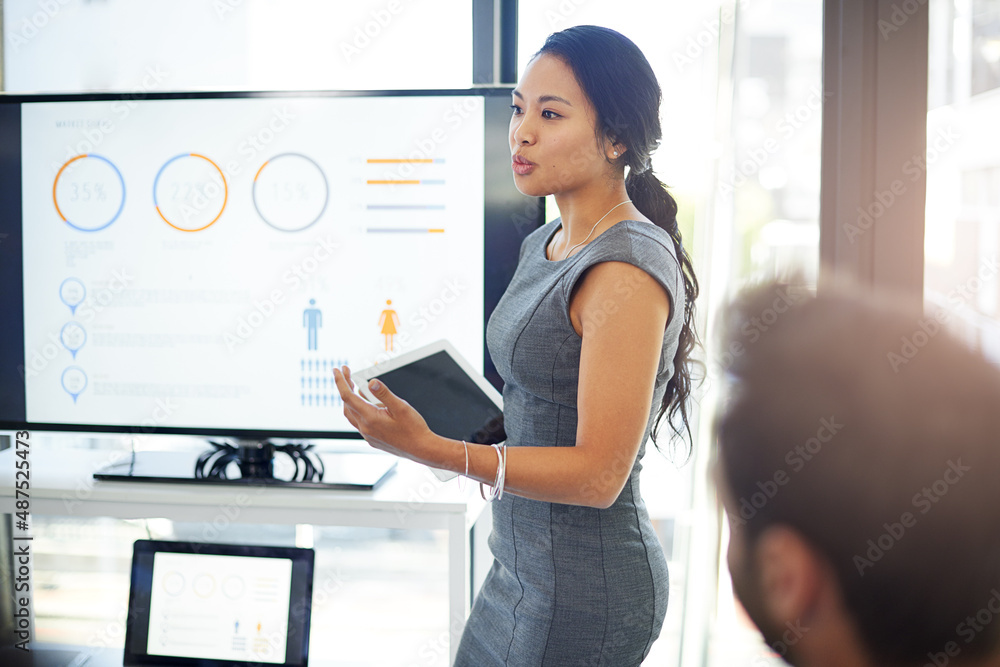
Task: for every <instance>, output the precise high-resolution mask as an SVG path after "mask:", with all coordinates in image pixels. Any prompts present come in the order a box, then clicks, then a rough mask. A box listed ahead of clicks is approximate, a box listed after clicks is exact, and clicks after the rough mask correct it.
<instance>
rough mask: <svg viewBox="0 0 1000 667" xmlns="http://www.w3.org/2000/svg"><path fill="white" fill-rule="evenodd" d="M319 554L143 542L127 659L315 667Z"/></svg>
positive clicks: (136, 562) (191, 666) (196, 665)
mask: <svg viewBox="0 0 1000 667" xmlns="http://www.w3.org/2000/svg"><path fill="white" fill-rule="evenodd" d="M313 562H314V552H313V550H312V549H297V548H293V547H268V546H248V545H238V544H206V543H200V542H169V541H164V540H136V542H135V544H134V545H133V548H132V579H131V586H130V589H129V604H128V619H127V621H126V624H125V659H124V664H125V665H178V666H182V667H183V666H188V667H209V666H212V667H216V666H218V667H222V666H226V667H250V666H254V667H260V666H261V665H282V666H287V667H307V665H308V658H309V617H310V613H311V610H312V579H313Z"/></svg>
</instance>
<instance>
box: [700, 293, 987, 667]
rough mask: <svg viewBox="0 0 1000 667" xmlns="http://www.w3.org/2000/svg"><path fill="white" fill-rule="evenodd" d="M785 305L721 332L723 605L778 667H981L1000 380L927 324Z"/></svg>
mask: <svg viewBox="0 0 1000 667" xmlns="http://www.w3.org/2000/svg"><path fill="white" fill-rule="evenodd" d="M784 289H785V288H782V287H778V286H768V287H764V288H759V289H757V290H754V291H752V292H749V293H747V294H745V295H744V296H743V297H742V298H741V299H740V300H739V301H738V302H737V303H736V304H735V305H734V307H733V308H732V309H731V310H730V311H729V313H728V316H727V318H726V321H727V326H726V331H727V339H726V341H725V349H727V350H730V351H731V352H732V362H731V364H730V366H729V368H728V369H727V370H728V371H729V372H730V375H731V379H732V380H733V383H732V385H731V388H730V389H731V391H730V395H729V397H728V400H727V405H726V406H725V408H724V410H723V414H722V417H721V419H720V422H719V428H718V438H719V466H718V469H717V473H718V479H719V483H720V488H721V490H722V494H723V500H724V502H725V505H726V509H727V512H728V514H729V516H730V526H731V528H732V539H731V542H730V552H729V562H730V569H731V572H732V576H733V584H734V588H735V589H736V593H737V595H738V596H739V598H740V600H741V601H742V602H743V604H744V606H745V607H746V609H747V611H748V613H749V614H750V616H751V617H752V618H753V620H754V622H755V623H756V624H757V625H758V627H759V628H760V629H761V631H762V632H763V634H764V636H765V639H767V640H768V642H769V643H770V644H771V645H772V646H773V647H774V648H775V649H776V650H777V651H778V652H779V653H781V654H783V655H785V657H786V659H787V660H788V661H789V662H792V663H793V664H817V665H819V664H829V665H836V664H852V665H863V664H872V665H918V666H922V665H933V666H935V667H941V666H943V665H946V664H950V665H962V664H979V661H981V660H982V659H983V658H984V657H986V656H988V655H990V654H992V653H994V652H995V651H996V649H997V645H998V637H1000V452H998V448H1000V370H998V369H997V368H996V367H995V366H992V365H990V364H988V363H987V362H985V361H984V359H983V358H982V357H981V356H979V355H977V354H975V353H973V352H972V351H970V350H969V349H967V348H966V347H964V346H963V345H961V344H959V343H957V342H956V341H955V340H954V339H952V338H950V337H949V336H948V334H946V333H945V331H944V327H943V326H942V324H941V323H940V322H939V321H937V320H935V319H934V318H933V317H924V316H922V315H920V314H913V313H909V314H908V313H906V312H901V311H899V310H897V309H895V308H893V307H892V306H891V304H889V303H887V302H883V303H877V302H875V301H873V300H870V299H862V298H856V297H850V296H845V295H844V294H835V295H827V296H822V297H818V298H813V297H809V298H806V297H801V298H799V299H791V298H788V297H787V293H783V291H782V290H784ZM783 294H784V298H779V297H781V296H782V295H783ZM793 304H794V305H793ZM734 344H735V345H734ZM983 664H987V663H983ZM988 664H993V663H988Z"/></svg>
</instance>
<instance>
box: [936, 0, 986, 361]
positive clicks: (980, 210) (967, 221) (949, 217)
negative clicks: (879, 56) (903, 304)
mask: <svg viewBox="0 0 1000 667" xmlns="http://www.w3.org/2000/svg"><path fill="white" fill-rule="evenodd" d="M930 11H931V15H932V17H934V18H935V19H938V20H932V21H931V24H930V44H929V54H928V57H929V62H930V67H929V81H928V84H929V90H930V99H929V112H928V115H927V155H926V169H927V222H926V230H925V243H924V257H925V263H924V300H925V305H926V310H927V312H928V313H929V314H933V315H934V316H935V317H936V318H937V319H938V320H939V321H941V322H943V323H944V324H945V325H946V326H947V327H948V328H949V329H950V330H951V331H953V332H954V333H955V334H956V335H958V336H959V337H960V338H962V339H963V340H965V341H966V342H967V343H968V344H969V345H971V346H972V347H974V348H976V349H979V350H981V351H982V352H983V353H984V354H985V355H986V356H987V357H988V358H990V359H992V360H993V361H995V362H997V363H1000V139H998V138H997V136H996V132H995V125H996V123H995V119H996V118H997V116H998V114H1000V90H998V88H1000V2H997V1H996V0H989V1H986V0H965V1H956V2H953V1H952V0H932V2H931V5H930ZM942 91H950V93H951V94H950V95H946V94H943V93H942Z"/></svg>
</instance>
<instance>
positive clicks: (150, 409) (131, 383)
mask: <svg viewBox="0 0 1000 667" xmlns="http://www.w3.org/2000/svg"><path fill="white" fill-rule="evenodd" d="M22 109H23V111H22V172H23V174H22V179H23V180H22V182H23V186H22V200H23V243H24V308H25V313H24V320H25V322H26V328H25V362H26V363H25V369H26V377H25V383H26V402H27V419H28V420H29V421H33V422H46V423H70V424H109V423H110V424H116V423H124V424H139V425H143V426H151V427H171V426H182V427H186V428H187V427H200V426H204V427H210V428H219V427H232V428H236V429H250V430H253V429H275V428H286V429H288V430H299V431H349V430H352V429H351V427H350V425H349V424H348V423H347V421H346V419H344V417H343V414H342V410H341V407H342V406H341V403H340V397H339V395H338V393H337V390H336V387H335V386H334V383H333V374H332V369H333V368H334V367H335V366H339V365H341V364H349V365H350V366H351V367H352V368H362V367H366V366H369V365H371V364H373V363H377V362H379V361H381V360H385V359H388V358H390V357H392V356H395V355H396V354H399V353H402V352H406V351H407V350H410V349H413V348H415V347H418V346H420V345H423V344H425V343H428V342H431V341H434V340H437V339H439V338H447V339H449V340H451V341H452V343H453V344H454V345H455V346H456V347H457V348H458V349H459V350H460V351H461V352H462V354H463V355H464V356H465V357H466V358H468V359H470V360H481V359H482V358H483V342H482V340H483V273H484V265H483V236H484V231H483V197H484V192H483V190H484V185H483V151H484V149H483V141H484V137H483V135H484V128H483V126H484V112H483V100H482V98H481V97H478V96H454V95H452V96H444V95H443V96H419V95H415V96H412V97H408V96H399V97H394V98H391V99H387V98H384V97H383V98H373V97H366V96H348V97H294V98H289V97H280V98H279V97H274V98H268V97H254V98H233V99H184V100H179V99H169V100H115V101H82V102H76V103H72V104H67V103H65V102H63V103H58V104H55V103H32V104H24V105H23V106H22ZM480 363H481V362H480ZM480 370H482V369H480Z"/></svg>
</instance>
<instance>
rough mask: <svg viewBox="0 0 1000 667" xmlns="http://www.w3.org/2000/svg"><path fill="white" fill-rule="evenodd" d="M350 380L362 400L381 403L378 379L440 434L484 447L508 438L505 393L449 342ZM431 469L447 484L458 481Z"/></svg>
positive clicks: (376, 367)
mask: <svg viewBox="0 0 1000 667" xmlns="http://www.w3.org/2000/svg"><path fill="white" fill-rule="evenodd" d="M351 377H352V379H353V380H354V384H355V385H356V386H357V387H358V389H359V390H360V391H361V393H362V395H363V396H364V397H365V398H367V399H368V400H370V401H372V402H376V403H377V402H378V401H377V399H376V398H375V397H374V396H372V395H371V392H369V391H368V381H369V380H371V379H372V378H376V377H377V378H378V379H379V380H380V381H381V382H383V383H384V384H385V386H386V387H388V388H389V390H390V391H391V392H392V393H394V394H396V395H397V396H399V397H400V398H402V399H403V400H404V401H406V402H407V403H409V404H410V405H412V406H413V407H414V408H415V409H416V410H417V412H419V413H420V415H421V416H422V417H423V418H424V420H425V421H426V422H427V426H429V427H430V429H431V430H432V431H434V432H435V433H437V434H438V435H442V436H444V437H446V438H452V439H454V440H465V441H466V442H470V443H478V444H484V445H491V444H494V443H499V442H503V441H504V440H506V439H507V434H506V433H504V430H503V398H502V397H501V396H500V393H499V392H498V391H497V390H496V389H495V388H494V387H493V385H491V384H490V383H489V381H488V380H487V379H486V378H485V377H483V376H482V375H481V374H479V373H477V372H476V370H475V369H474V368H473V367H472V365H471V364H470V363H469V362H468V361H467V360H466V359H465V358H464V357H462V355H461V354H459V352H458V350H456V349H455V348H454V346H453V345H452V344H451V343H449V342H448V341H446V340H439V341H436V342H434V343H431V344H429V345H425V346H423V347H420V348H418V349H416V350H412V351H410V352H406V353H404V354H401V355H399V356H397V357H393V358H392V359H389V360H388V361H384V362H382V363H380V364H377V365H375V366H371V367H369V368H365V369H362V370H360V371H358V372H352V374H351ZM431 469H432V470H433V471H434V474H435V475H437V476H438V478H439V479H442V480H446V479H451V478H452V477H455V476H456V474H455V473H453V472H449V471H446V470H438V469H436V468H431Z"/></svg>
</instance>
